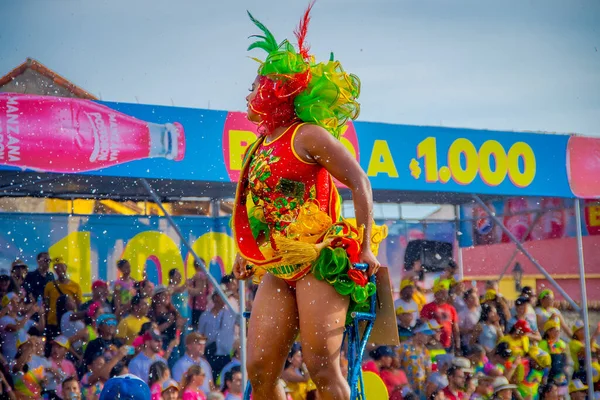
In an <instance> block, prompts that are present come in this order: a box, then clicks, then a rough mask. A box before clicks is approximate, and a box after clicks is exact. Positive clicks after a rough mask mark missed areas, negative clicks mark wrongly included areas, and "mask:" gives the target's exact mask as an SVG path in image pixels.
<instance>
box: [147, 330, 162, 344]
mask: <svg viewBox="0 0 600 400" xmlns="http://www.w3.org/2000/svg"><path fill="white" fill-rule="evenodd" d="M142 337H143V338H144V343H146V342H149V341H151V340H157V341H160V340H162V336H161V335H160V332H158V331H156V330H154V329H152V330H149V331H146V333H144V334H143V335H142Z"/></svg>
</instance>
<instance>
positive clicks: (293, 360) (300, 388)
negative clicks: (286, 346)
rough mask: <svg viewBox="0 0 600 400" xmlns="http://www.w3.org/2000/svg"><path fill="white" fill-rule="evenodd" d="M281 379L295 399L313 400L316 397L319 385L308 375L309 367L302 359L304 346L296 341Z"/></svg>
mask: <svg viewBox="0 0 600 400" xmlns="http://www.w3.org/2000/svg"><path fill="white" fill-rule="evenodd" d="M281 379H283V380H284V381H285V383H286V388H287V389H289V390H290V395H291V397H292V399H293V400H311V399H315V398H316V394H317V387H316V386H315V384H314V383H313V381H312V380H311V379H310V376H308V369H307V368H306V365H305V364H304V362H303V360H302V347H301V346H300V344H299V343H294V345H293V346H292V350H291V351H290V354H289V355H288V358H287V360H286V361H285V368H284V369H283V373H282V374H281Z"/></svg>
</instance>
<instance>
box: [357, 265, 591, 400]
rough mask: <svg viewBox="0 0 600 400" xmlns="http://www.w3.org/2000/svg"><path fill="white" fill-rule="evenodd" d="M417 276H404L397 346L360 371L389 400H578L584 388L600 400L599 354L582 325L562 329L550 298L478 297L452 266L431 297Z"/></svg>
mask: <svg viewBox="0 0 600 400" xmlns="http://www.w3.org/2000/svg"><path fill="white" fill-rule="evenodd" d="M420 269H421V266H420V263H419V262H418V261H416V262H415V265H414V266H412V268H409V270H410V271H408V272H406V274H405V276H404V278H403V280H402V282H401V285H400V295H399V298H398V299H397V300H396V301H395V308H396V316H397V323H398V332H399V336H400V345H399V346H397V347H395V348H392V347H388V346H380V347H377V348H374V349H371V351H370V353H369V356H368V358H367V360H366V361H365V363H364V364H363V370H365V371H371V372H374V373H376V374H378V375H379V376H380V377H381V378H382V380H383V381H384V383H385V384H386V387H387V389H388V393H389V395H390V398H391V399H404V400H406V399H420V400H425V399H426V400H444V399H446V400H465V399H471V400H479V399H503V400H509V399H515V400H538V399H540V400H546V399H551V400H557V399H566V398H569V397H570V398H572V399H583V398H585V397H586V396H587V390H588V385H593V387H594V389H595V391H596V394H597V397H598V398H600V383H599V378H600V365H599V364H598V358H599V356H600V348H599V347H598V345H597V344H596V340H595V339H594V340H592V343H585V341H584V329H583V328H584V325H583V322H582V321H577V322H576V323H574V324H573V325H569V324H567V323H566V321H565V318H563V315H562V314H561V312H560V311H559V310H558V309H557V308H556V307H555V304H554V302H555V300H554V294H553V292H552V291H551V290H549V289H544V290H541V291H540V292H539V293H537V294H536V293H535V292H534V289H533V288H531V287H524V288H523V289H522V291H521V293H520V297H519V298H518V299H517V300H516V301H515V302H514V304H509V302H508V301H507V300H506V299H505V298H504V297H503V296H502V294H501V293H500V291H499V289H498V283H497V282H495V281H488V282H487V283H486V287H485V291H484V292H483V293H480V292H479V291H478V289H477V287H476V286H474V285H471V284H466V283H465V282H461V281H460V280H458V279H457V278H456V272H457V271H456V264H454V263H452V262H451V263H450V264H449V266H448V268H447V269H446V270H445V271H444V272H443V273H442V275H441V276H440V277H439V278H437V279H436V280H435V282H434V284H433V288H432V290H431V293H428V291H427V290H425V289H423V287H422V285H421V280H420V279H419V278H420V277H421V276H422V273H420ZM431 296H433V301H430V302H427V300H426V299H427V298H428V297H431ZM592 333H593V335H592V337H594V338H595V337H597V336H598V335H599V334H600V326H599V327H598V329H596V331H595V332H594V330H593V329H592ZM586 347H590V349H591V354H592V365H593V369H594V376H593V381H592V382H588V379H587V375H586V371H585V364H586V363H585V357H586V355H585V354H586V351H585V349H586Z"/></svg>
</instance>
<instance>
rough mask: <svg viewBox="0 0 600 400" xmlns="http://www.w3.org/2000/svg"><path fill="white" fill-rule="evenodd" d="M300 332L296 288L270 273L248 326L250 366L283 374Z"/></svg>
mask: <svg viewBox="0 0 600 400" xmlns="http://www.w3.org/2000/svg"><path fill="white" fill-rule="evenodd" d="M297 334H298V310H297V306H296V297H295V294H294V290H293V289H292V288H291V287H290V286H289V285H288V284H287V283H285V282H284V281H283V280H281V279H279V278H276V277H274V276H273V275H271V274H266V275H265V276H264V277H263V280H262V282H261V283H260V286H259V288H258V292H257V293H256V298H255V299H254V303H253V305H252V313H251V315H250V323H249V326H248V348H247V355H248V366H249V368H251V367H253V366H254V367H256V368H260V369H261V371H259V372H260V373H261V374H262V373H267V374H276V377H279V374H280V373H281V371H282V370H283V365H284V363H285V360H286V358H287V355H288V353H289V351H290V348H291V347H292V344H293V342H294V339H295V338H296V336H297ZM249 372H250V373H252V372H253V371H249ZM254 372H256V371H254Z"/></svg>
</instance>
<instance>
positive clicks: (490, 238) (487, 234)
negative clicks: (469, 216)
mask: <svg viewBox="0 0 600 400" xmlns="http://www.w3.org/2000/svg"><path fill="white" fill-rule="evenodd" d="M486 205H487V206H488V207H489V209H490V210H491V211H492V212H493V213H495V212H496V209H495V207H494V206H493V205H492V204H490V203H488V204H486ZM494 243H498V238H497V236H496V229H495V224H494V221H493V220H492V219H491V218H490V216H489V215H488V214H487V213H486V212H485V210H484V209H483V208H481V207H479V206H475V207H473V244H474V245H478V244H494Z"/></svg>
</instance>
